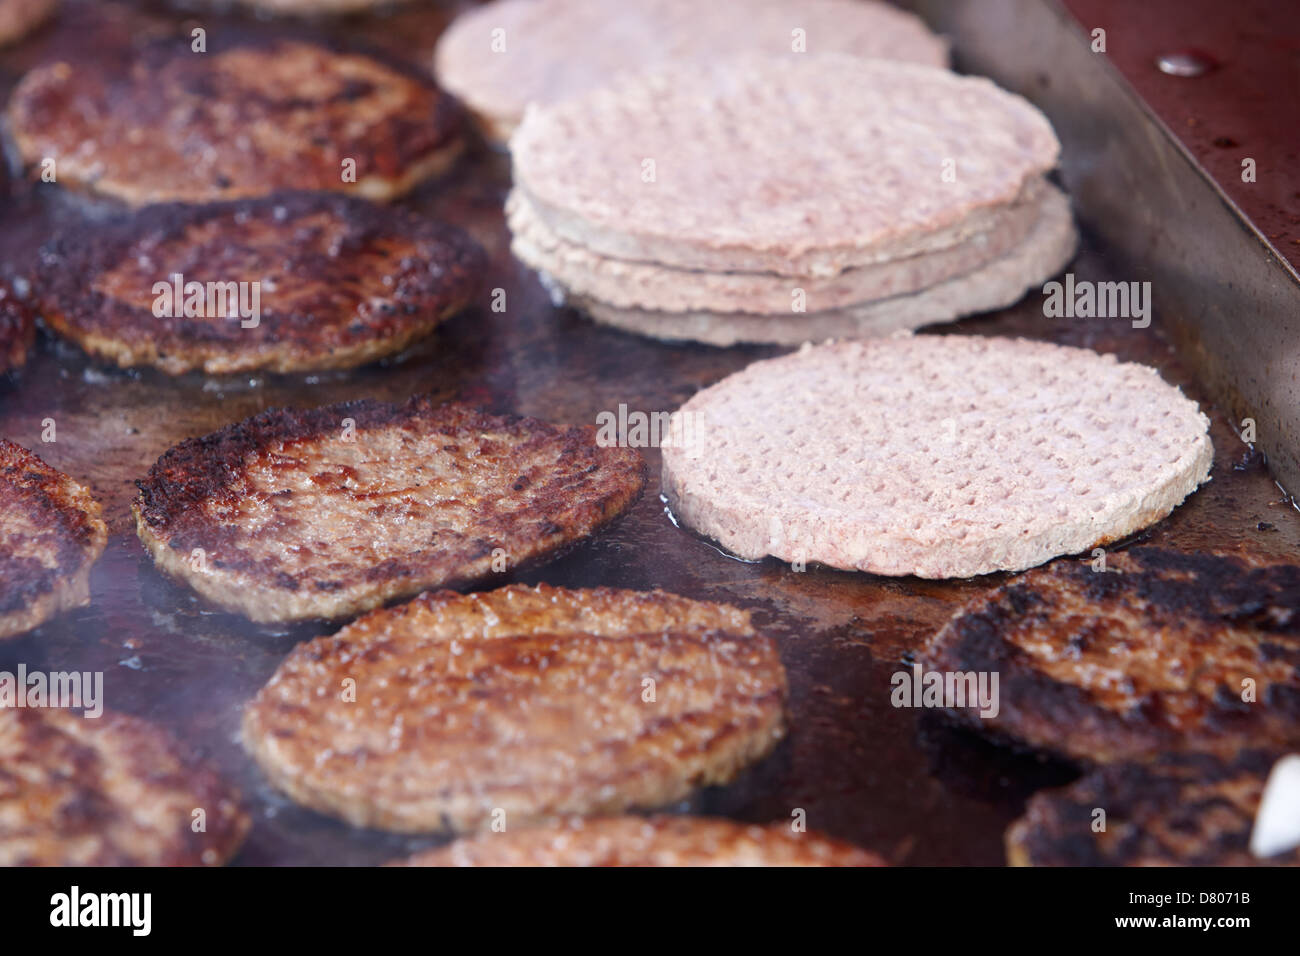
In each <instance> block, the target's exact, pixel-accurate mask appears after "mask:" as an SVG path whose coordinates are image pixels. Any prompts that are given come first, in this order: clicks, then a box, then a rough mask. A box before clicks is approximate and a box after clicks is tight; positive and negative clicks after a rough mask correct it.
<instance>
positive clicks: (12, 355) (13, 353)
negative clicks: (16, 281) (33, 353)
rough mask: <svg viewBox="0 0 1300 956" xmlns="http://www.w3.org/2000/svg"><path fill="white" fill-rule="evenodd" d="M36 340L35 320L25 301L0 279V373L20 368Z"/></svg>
mask: <svg viewBox="0 0 1300 956" xmlns="http://www.w3.org/2000/svg"><path fill="white" fill-rule="evenodd" d="M35 341H36V320H35V319H34V317H33V316H32V311H31V309H30V308H29V307H28V305H27V303H25V302H23V301H21V300H20V299H19V298H18V297H17V296H16V295H15V294H14V291H13V288H12V287H11V286H10V285H9V284H8V283H7V282H5V281H4V280H0V375H3V374H5V373H6V372H9V371H12V370H13V369H16V368H21V367H22V366H23V365H24V364H26V362H27V352H28V350H29V349H30V348H31V347H32V345H33V344H34V343H35Z"/></svg>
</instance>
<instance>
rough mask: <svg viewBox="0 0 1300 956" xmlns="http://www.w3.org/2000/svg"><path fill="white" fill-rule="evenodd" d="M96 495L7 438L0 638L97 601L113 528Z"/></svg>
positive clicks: (0, 445) (0, 467) (0, 534)
mask: <svg viewBox="0 0 1300 956" xmlns="http://www.w3.org/2000/svg"><path fill="white" fill-rule="evenodd" d="M100 510H101V509H100V505H99V502H98V501H96V500H95V499H94V498H93V497H91V494H90V492H89V491H88V490H87V489H86V488H84V487H82V486H81V485H79V484H77V483H76V482H75V481H73V480H72V479H71V478H69V477H68V476H67V475H65V474H63V473H62V472H60V471H56V470H55V469H53V468H51V467H50V466H49V465H47V464H45V462H43V461H41V460H40V459H39V458H37V457H36V456H35V455H33V454H32V453H31V452H29V451H27V449H25V448H22V447H20V446H18V445H15V444H14V443H13V442H9V441H5V440H4V439H0V639H3V638H6V637H13V636H15V635H17V634H23V633H25V632H26V631H30V630H31V629H32V628H34V627H38V626H39V625H41V624H43V623H45V622H46V621H48V620H49V619H50V618H52V617H54V615H56V614H58V613H59V612H61V611H64V610H66V609H68V608H73V607H80V606H81V605H83V604H86V603H88V602H89V601H90V567H91V565H93V564H94V563H95V561H96V560H97V559H98V558H99V556H100V555H101V554H103V552H104V545H105V543H106V542H107V541H108V528H107V527H106V526H105V525H104V522H103V521H102V520H101V519H100Z"/></svg>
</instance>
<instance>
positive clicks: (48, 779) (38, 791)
mask: <svg viewBox="0 0 1300 956" xmlns="http://www.w3.org/2000/svg"><path fill="white" fill-rule="evenodd" d="M195 810H202V811H203V815H204V828H205V829H204V830H203V831H202V832H197V833H196V832H195V830H194V827H193V823H194V820H195V819H196V818H195V816H194V811H195ZM248 829H249V819H248V816H247V814H245V813H244V812H243V811H242V810H241V809H240V807H239V797H238V794H236V793H235V792H234V791H232V790H231V789H229V788H228V787H226V786H225V785H224V784H223V783H222V782H221V780H220V778H218V776H217V775H216V773H214V772H213V771H212V770H211V769H210V768H208V767H206V766H203V765H201V764H198V763H196V762H195V761H193V760H192V759H190V758H189V756H188V755H187V754H185V753H184V752H183V751H182V749H181V748H180V746H179V745H178V744H177V742H176V741H175V740H174V739H173V738H172V737H171V735H169V734H167V733H166V732H164V731H162V730H160V729H159V728H157V727H154V726H153V725H151V724H149V723H147V722H145V721H143V720H139V719H137V718H134V717H126V716H123V715H121V714H114V713H111V712H107V711H106V712H104V713H103V714H102V715H101V716H100V717H93V718H92V717H83V716H82V715H81V714H80V713H78V712H74V711H68V710H59V709H53V708H45V709H25V708H22V709H20V708H0V866H197V865H201V864H206V865H209V866H211V865H217V864H220V863H224V862H225V861H226V860H228V859H230V857H232V856H233V855H234V854H235V851H236V850H237V849H238V848H239V845H240V844H241V843H242V842H243V840H244V837H245V835H246V834H247V833H248Z"/></svg>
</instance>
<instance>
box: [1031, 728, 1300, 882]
mask: <svg viewBox="0 0 1300 956" xmlns="http://www.w3.org/2000/svg"><path fill="white" fill-rule="evenodd" d="M1278 756H1279V755H1278V754H1276V753H1271V752H1268V751H1263V750H1244V751H1241V752H1240V753H1237V754H1233V755H1231V756H1229V757H1227V758H1220V757H1215V756H1213V755H1211V754H1205V753H1190V752H1188V753H1169V754H1161V755H1160V756H1158V757H1156V758H1155V759H1154V760H1152V761H1151V762H1149V763H1120V764H1112V765H1110V766H1107V767H1102V768H1100V769H1099V770H1097V771H1095V772H1093V773H1091V774H1089V775H1088V776H1086V777H1084V778H1083V779H1082V780H1079V781H1078V782H1076V783H1074V784H1071V785H1070V786H1068V787H1065V788H1063V789H1060V790H1051V791H1047V792H1045V793H1040V794H1037V795H1035V796H1034V797H1033V798H1032V799H1031V800H1030V801H1029V805H1028V806H1027V807H1026V810H1025V815H1024V816H1023V817H1021V818H1020V819H1019V820H1017V821H1016V822H1015V823H1013V824H1012V825H1011V827H1010V828H1009V829H1008V830H1007V840H1006V842H1007V860H1008V861H1009V862H1010V863H1012V864H1013V865H1015V866H1257V865H1279V864H1290V865H1292V866H1296V865H1300V850H1292V851H1290V852H1289V853H1283V854H1280V855H1278V856H1274V857H1269V858H1267V859H1260V858H1259V857H1256V856H1254V855H1253V854H1252V853H1251V852H1250V834H1251V829H1252V828H1253V826H1254V821H1255V814H1256V812H1257V811H1258V810H1259V803H1260V797H1261V795H1262V793H1263V790H1264V782H1265V780H1266V779H1267V778H1268V772H1269V769H1270V768H1271V767H1272V765H1273V763H1274V761H1275V760H1276V759H1277V757H1278ZM1099 809H1100V810H1104V811H1105V818H1104V824H1105V829H1104V830H1100V829H1095V827H1097V824H1098V822H1099V821H1101V818H1100V817H1099V816H1098V815H1097V813H1096V811H1097V810H1099Z"/></svg>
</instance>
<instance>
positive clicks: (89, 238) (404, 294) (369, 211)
mask: <svg viewBox="0 0 1300 956" xmlns="http://www.w3.org/2000/svg"><path fill="white" fill-rule="evenodd" d="M320 213H324V214H326V215H328V216H329V217H330V218H331V219H333V220H335V221H336V222H339V223H342V224H343V226H344V228H345V239H344V246H343V247H342V248H341V249H340V252H339V256H338V257H331V261H330V262H329V263H325V264H323V267H322V270H321V274H320V276H319V278H320V280H321V281H322V282H324V281H325V280H327V279H333V278H335V277H336V275H335V273H334V272H333V271H331V270H330V269H329V266H330V265H333V264H335V263H337V262H344V261H346V256H347V252H348V249H349V248H352V249H361V248H364V247H365V246H366V245H367V244H368V243H370V242H371V241H373V240H375V239H377V238H384V237H396V238H400V239H405V240H407V241H409V242H411V243H413V244H414V245H416V247H417V248H418V250H419V251H420V253H421V255H422V257H423V260H424V261H425V262H427V264H428V268H422V269H420V270H417V271H412V272H409V273H408V274H406V275H404V276H403V277H402V279H401V281H399V282H397V283H395V284H394V286H393V290H392V293H391V294H392V297H393V298H394V299H395V300H396V302H395V304H394V305H393V306H390V307H388V308H387V309H386V310H381V311H382V313H383V315H384V318H383V320H382V321H378V322H376V321H371V322H368V323H365V324H364V325H363V324H361V323H359V322H357V321H356V320H355V318H353V319H352V321H350V322H349V323H348V324H347V325H346V326H342V325H341V324H340V326H338V327H337V328H336V329H335V330H332V331H333V332H334V334H333V335H325V334H322V333H321V331H320V329H319V325H320V321H319V318H318V315H317V313H316V312H315V311H314V310H313V309H312V308H311V305H312V303H310V302H309V303H308V304H307V307H306V308H298V309H295V310H294V311H292V312H288V313H281V312H277V311H276V310H275V309H274V306H273V305H272V306H271V308H269V309H268V308H265V307H264V308H263V311H262V321H261V322H259V324H258V325H257V326H256V327H255V328H244V327H243V326H242V325H241V324H240V323H239V322H238V321H235V320H224V321H218V322H213V321H211V320H203V319H184V318H180V319H169V320H167V322H166V324H165V325H164V324H162V323H160V322H159V320H158V319H156V318H155V317H154V315H153V313H152V312H151V311H150V310H149V309H145V308H139V307H135V306H131V305H128V304H126V303H123V302H121V301H120V300H116V299H109V298H107V297H106V296H104V295H103V294H102V293H99V292H95V291H93V289H92V286H93V284H94V281H95V279H96V278H97V277H98V276H100V275H102V274H104V273H106V272H109V271H111V270H112V269H114V268H116V267H117V266H118V265H119V264H121V263H122V262H123V259H124V256H125V255H126V253H127V252H128V250H130V249H131V248H132V247H133V246H135V245H137V244H140V243H145V244H148V245H149V246H150V247H152V248H157V249H165V247H166V244H167V243H169V242H178V241H181V240H183V239H184V237H185V234H186V232H187V231H188V230H190V229H192V228H194V227H196V226H199V225H202V224H205V223H208V222H210V221H212V220H215V219H223V218H228V219H235V218H255V219H265V220H267V221H268V224H269V228H284V229H286V232H288V231H291V230H292V228H293V225H292V224H293V223H294V222H296V221H297V220H299V219H302V218H304V217H306V216H312V215H316V214H320ZM160 258H161V257H160ZM400 264H401V263H400V262H397V263H394V265H395V266H400ZM487 264H488V259H487V253H486V252H485V251H484V250H483V248H482V247H481V246H480V245H479V244H478V243H477V242H475V241H474V240H473V239H472V238H471V237H470V236H469V235H468V234H467V233H465V232H464V231H463V230H461V229H459V228H457V227H456V226H453V225H451V224H449V223H444V222H440V221H436V220H431V219H428V218H426V217H422V216H417V215H415V214H414V213H411V212H409V211H407V210H402V209H395V208H388V207H380V206H377V205H376V204H374V203H371V202H368V201H366V200H363V199H358V198H354V197H351V196H344V195H338V194H330V193H317V192H300V191H287V192H279V193H273V194H271V195H270V196H264V197H260V198H257V199H240V200H231V201H223V202H213V203H204V204H200V205H194V204H190V203H160V204H157V205H153V206H146V207H144V208H143V209H141V210H139V211H138V212H136V213H134V214H128V215H125V216H121V217H117V218H114V219H113V220H110V221H108V222H105V223H96V222H85V223H80V224H79V225H78V226H77V227H76V228H75V229H67V230H65V231H63V232H62V233H60V234H59V235H57V236H56V237H54V238H53V239H51V240H49V241H48V242H46V243H45V245H44V246H42V247H41V249H40V251H39V253H38V256H37V264H36V267H35V275H34V277H33V280H32V286H33V290H34V295H33V299H34V301H35V303H36V305H37V308H38V309H39V310H40V311H41V312H43V313H46V314H53V315H57V316H58V317H59V318H58V323H59V324H61V325H67V326H68V327H69V328H70V329H72V330H74V331H76V332H80V333H98V334H105V335H108V336H110V337H116V336H117V335H123V336H124V337H125V338H131V339H135V338H142V337H144V338H155V339H157V340H159V341H161V342H166V343H174V344H175V345H176V346H177V347H181V348H183V347H185V346H189V347H191V348H201V347H203V346H205V345H207V346H212V345H222V346H240V347H241V348H255V347H257V346H261V345H266V344H269V343H273V342H274V343H284V342H287V343H301V344H302V345H304V346H306V347H311V348H316V349H320V348H322V347H325V346H330V345H337V344H341V343H344V342H348V341H351V340H356V341H367V340H379V339H384V338H388V337H392V336H395V335H398V334H400V333H402V332H403V331H406V329H407V328H408V327H409V326H411V325H412V324H413V323H412V322H411V321H410V320H409V318H410V317H411V316H413V315H417V314H418V315H419V316H420V317H428V315H429V314H430V313H441V312H446V311H450V310H453V309H455V308H459V307H463V306H465V305H468V304H469V302H470V301H471V300H472V299H473V297H474V296H475V295H476V294H477V293H478V291H479V289H480V287H481V285H482V277H483V274H484V272H485V271H486V269H487ZM168 278H169V277H168V276H166V275H159V276H158V277H157V281H167V280H168ZM188 278H190V279H195V278H199V277H196V276H191V277H188ZM202 278H203V279H205V280H206V279H209V278H213V277H212V276H204V277H202ZM222 278H224V277H222ZM321 291H322V293H323V294H324V295H325V296H328V292H329V289H328V287H322V290H321ZM402 300H406V301H405V303H404V302H403V301H402ZM323 307H324V308H325V309H331V308H334V306H331V305H330V304H329V303H328V302H326V303H324V306H323Z"/></svg>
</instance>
